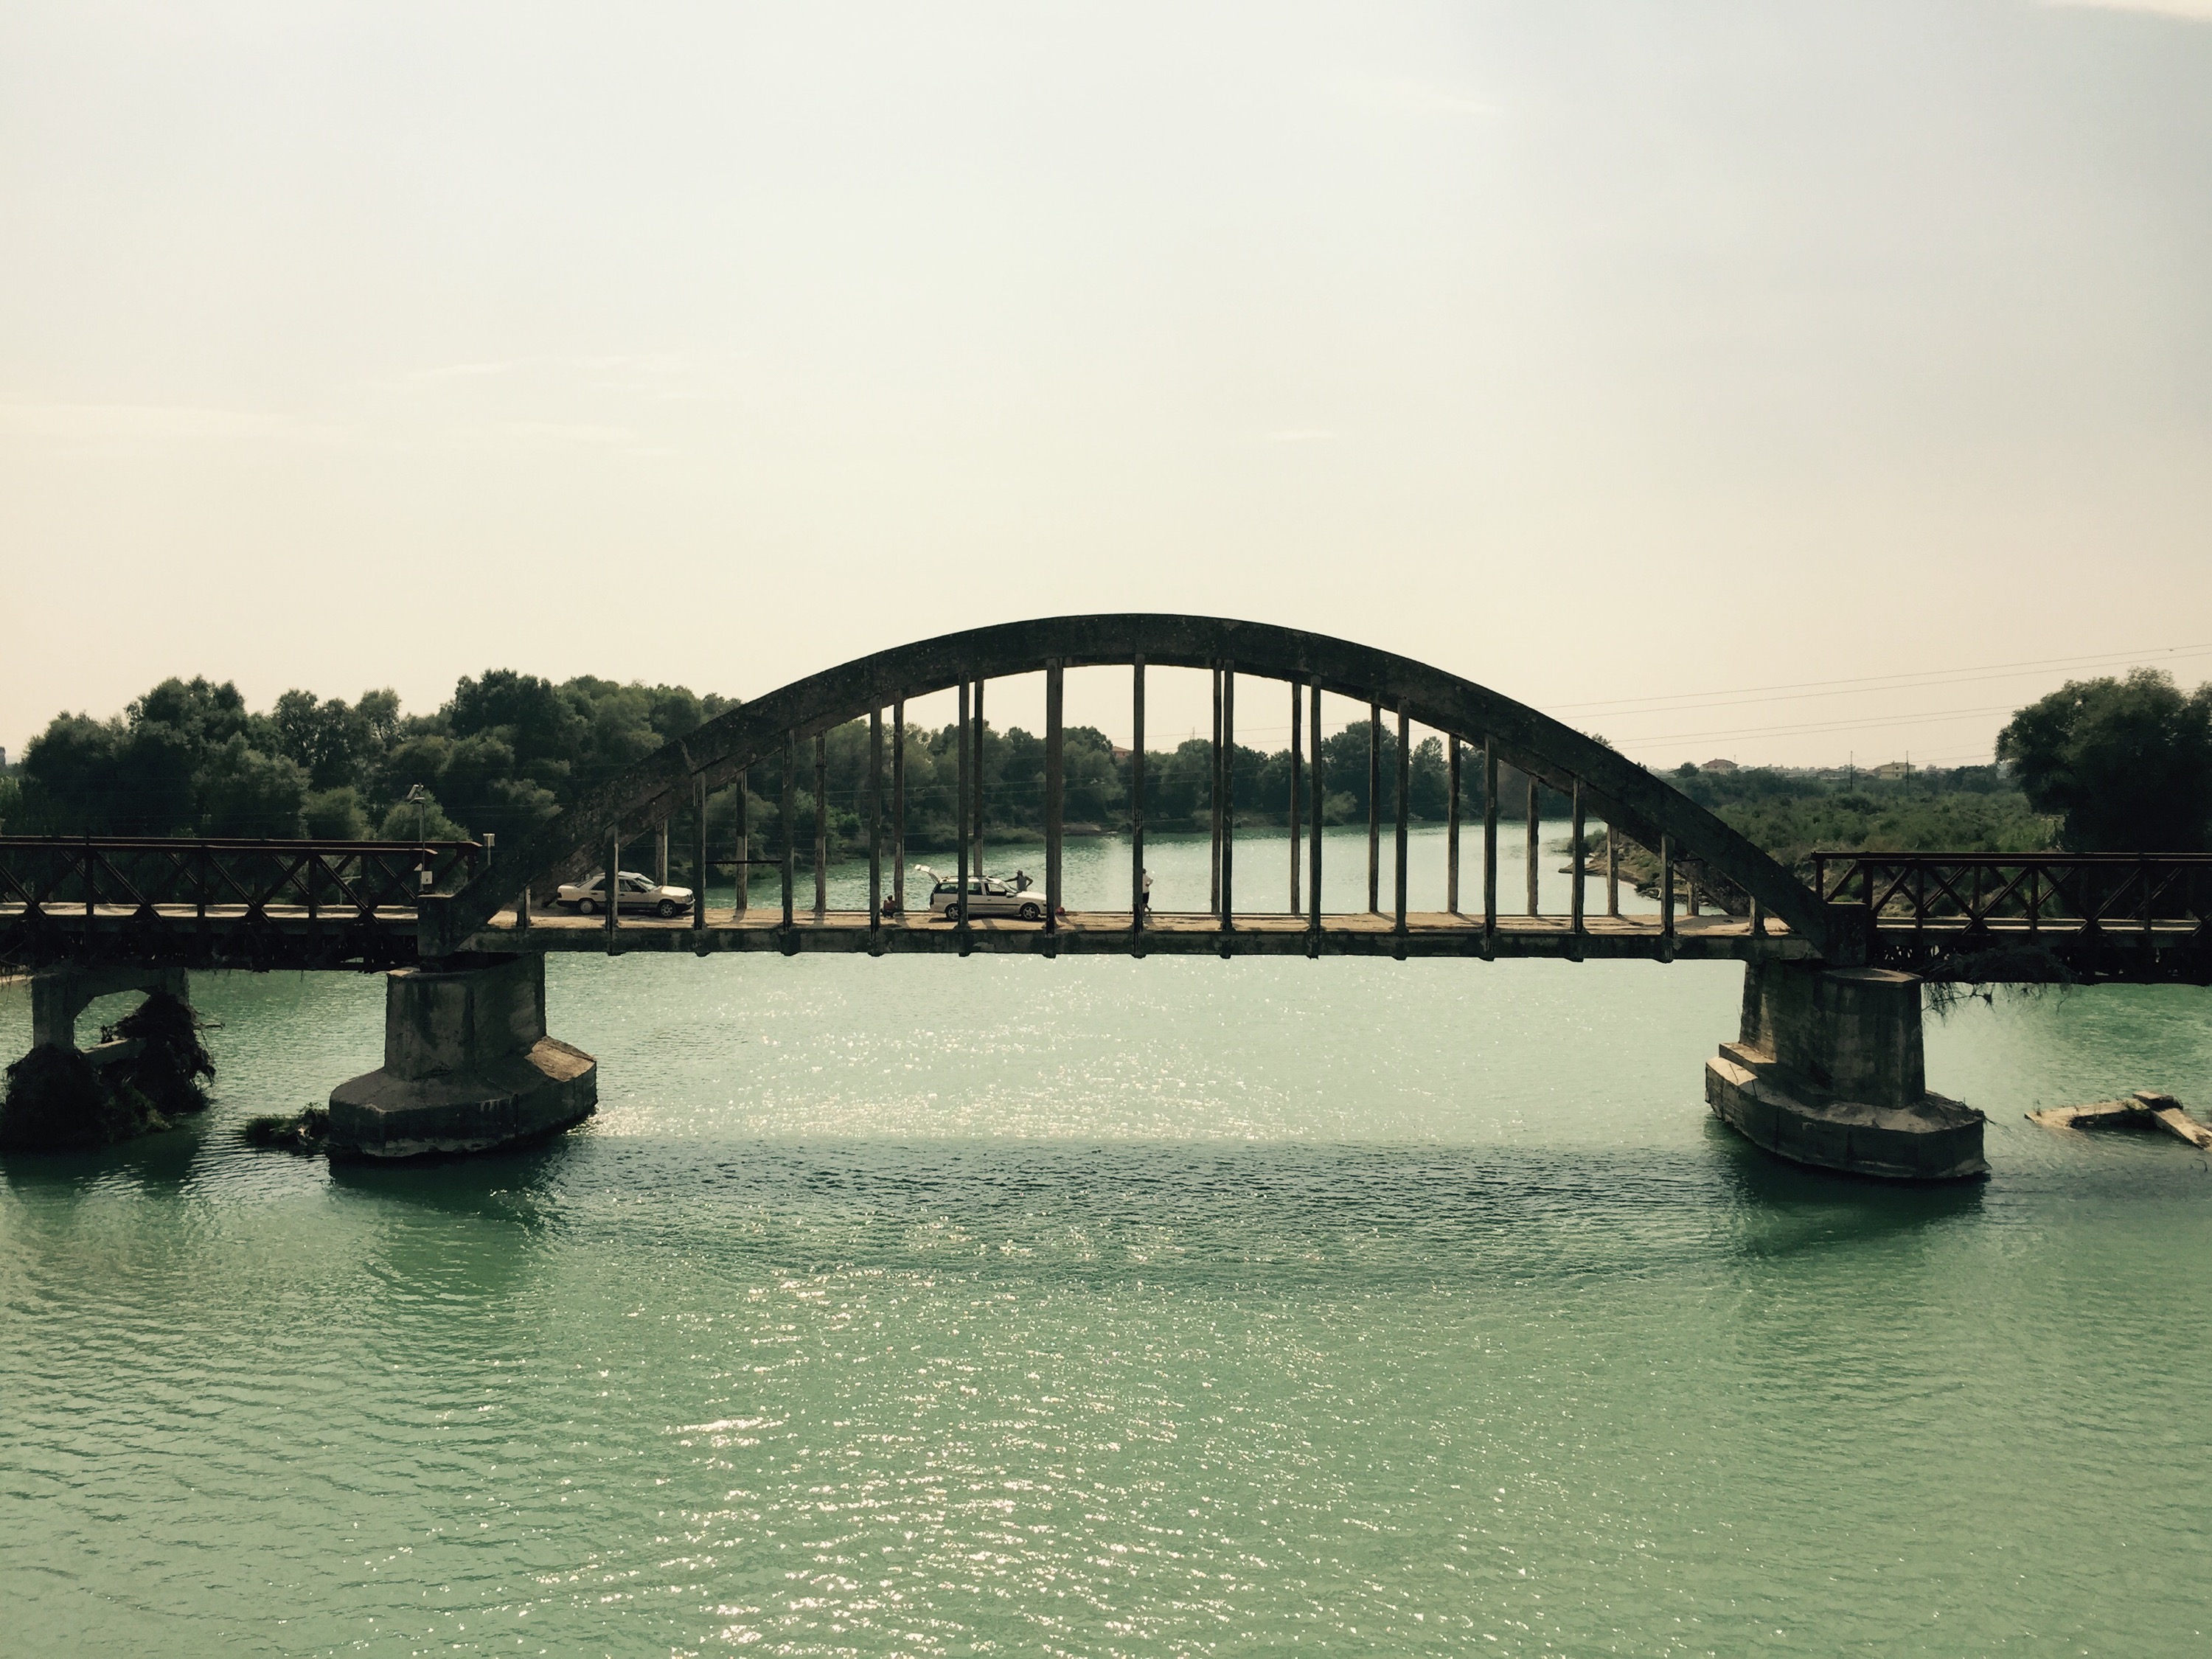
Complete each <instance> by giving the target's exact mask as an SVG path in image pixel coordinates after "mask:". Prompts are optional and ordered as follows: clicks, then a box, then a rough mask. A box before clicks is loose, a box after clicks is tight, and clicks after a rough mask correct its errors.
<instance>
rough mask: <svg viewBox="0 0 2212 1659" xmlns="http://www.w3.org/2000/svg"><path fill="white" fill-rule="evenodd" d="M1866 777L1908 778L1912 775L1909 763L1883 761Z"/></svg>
mask: <svg viewBox="0 0 2212 1659" xmlns="http://www.w3.org/2000/svg"><path fill="white" fill-rule="evenodd" d="M1867 775H1868V776H1869V777H1870V778H1909V777H1911V775H1912V763H1911V761H1885V762H1883V763H1882V764H1881V765H1880V766H1877V767H1875V769H1873V770H1872V771H1871V772H1869V773H1868V774H1867Z"/></svg>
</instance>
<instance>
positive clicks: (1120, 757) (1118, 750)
mask: <svg viewBox="0 0 2212 1659" xmlns="http://www.w3.org/2000/svg"><path fill="white" fill-rule="evenodd" d="M1106 746H1107V747H1108V748H1109V749H1110V750H1113V752H1114V763H1115V765H1116V766H1119V765H1120V764H1121V763H1122V762H1123V761H1125V760H1127V759H1128V758H1129V757H1130V755H1131V754H1133V752H1134V751H1133V750H1127V749H1124V748H1122V747H1121V744H1118V743H1112V744H1107V745H1106Z"/></svg>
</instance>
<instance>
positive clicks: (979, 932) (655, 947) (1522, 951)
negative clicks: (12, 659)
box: [0, 902, 2200, 978]
mask: <svg viewBox="0 0 2212 1659" xmlns="http://www.w3.org/2000/svg"><path fill="white" fill-rule="evenodd" d="M40 911H41V915H40V920H39V922H38V924H37V926H38V929H39V933H40V936H41V937H42V938H44V939H46V942H47V945H48V946H49V950H50V951H51V953H52V959H55V960H60V959H64V958H78V959H82V960H87V961H97V960H121V959H137V957H138V956H139V955H140V954H142V950H143V946H144V945H148V944H151V943H154V942H155V940H158V942H159V946H160V948H159V949H158V950H155V951H151V952H149V953H145V954H146V959H148V960H155V961H165V962H173V963H181V964H185V965H191V966H197V967H201V968H225V967H241V968H271V969H275V968H310V967H322V968H335V969H345V968H362V969H376V968H383V967H393V966H398V965H400V964H403V963H408V962H411V961H414V960H416V954H417V953H416V924H417V917H416V912H415V910H414V908H413V907H412V906H401V905H386V906H383V907H380V908H378V909H377V910H376V911H375V912H374V915H373V916H364V915H362V914H361V913H359V912H357V911H355V910H352V909H342V910H324V911H322V912H321V913H320V914H319V915H315V916H311V915H309V914H308V912H307V908H306V907H305V906H304V905H295V904H266V905H263V906H259V907H258V908H249V907H247V906H245V905H240V904H211V905H209V906H207V907H206V908H205V909H204V911H203V910H202V909H201V908H199V907H197V906H196V905H189V904H156V905H151V906H144V907H141V906H133V905H120V904H100V905H97V906H95V907H94V908H93V911H92V914H91V915H90V917H89V919H88V917H87V915H86V913H85V908H84V907H83V906H82V904H70V903H51V902H50V903H47V904H45V905H42V906H41V907H40ZM149 913H150V914H149ZM23 920H24V907H23V906H22V905H21V904H20V903H15V904H8V903H0V927H7V926H8V925H9V924H11V923H20V922H21V921H23ZM88 920H89V923H90V926H89V930H88V927H87V923H88ZM88 931H89V933H90V935H91V937H90V938H89V939H88V938H87V933H88ZM2199 932H2200V924H2198V923H2197V921H2195V920H2194V919H2193V918H2185V919H2177V920H2173V921H2166V920H2160V921H2155V922H2154V923H2153V925H2152V927H2151V928H2150V929H2149V930H2148V934H2146V932H2145V930H2144V929H2143V927H2142V924H2141V923H2140V922H2135V921H2130V922H2128V923H2126V924H2124V926H2119V927H2101V928H2100V927H2095V926H2093V925H2091V924H2087V923H2085V922H2084V921H2081V919H2080V918H2078V917H2073V918H2069V917H2045V918H2043V919H2041V920H2040V921H2039V922H2038V923H2037V924H2036V926H2035V927H2034V928H2033V929H2031V928H2030V927H2028V925H2027V923H2026V922H2025V921H2019V920H2015V919H1997V920H1984V921H1982V922H1981V923H1980V924H1979V925H1978V928H1977V929H1976V930H1975V933H1976V937H1975V938H1974V939H1972V940H1969V939H1967V937H1966V935H1967V933H1968V928H1967V924H1966V921H1964V919H1962V918H1950V917H1930V918H1927V919H1925V920H1923V921H1921V922H1919V923H1917V924H1916V923H1915V922H1913V921H1911V920H1910V919H1909V918H1904V917H1894V916H1885V917H1883V918H1882V919H1881V921H1879V922H1878V923H1877V924H1876V927H1875V940H1876V941H1877V948H1876V956H1877V959H1878V960H1881V959H1894V960H1896V961H1898V962H1899V965H1909V963H1910V961H1911V959H1913V958H1917V957H1919V956H1921V955H1923V954H1933V953H1938V952H1940V951H1942V950H1945V949H1947V948H1950V945H1951V942H1953V941H1957V942H1959V943H1960V944H1971V945H1972V946H1973V948H1977V949H1984V950H1985V949H1988V948H1989V947H1990V946H2002V945H2039V946H2040V947H2042V948H2044V949H2046V950H2053V951H2066V950H2068V949H2069V947H2071V946H2079V945H2087V944H2088V943H2090V942H2091V941H2092V940H2094V941H2095V943H2096V945H2098V946H2100V947H2101V949H2102V950H2103V951H2105V952H2106V953H2107V954H2108V955H2109V956H2110V957H2113V958H2115V959H2116V960H2115V961H2114V962H2113V963H2112V964H2111V965H2112V967H2115V968H2117V969H2118V970H2119V971H2118V976H2120V977H2138V976H2144V975H2138V974H2137V973H2136V971H2135V969H2136V957H2138V956H2140V955H2141V953H2142V947H2143V946H2144V945H2145V944H2146V943H2148V944H2149V945H2150V946H2151V947H2152V949H2153V950H2154V951H2155V952H2157V953H2158V956H2159V957H2160V959H2161V960H2163V959H2164V958H2166V957H2168V956H2169V955H2172V954H2174V953H2177V952H2179V951H2184V950H2186V949H2187V948H2189V947H2191V945H2194V944H2195V943H2196V942H2197V936H2198V934H2199ZM134 945H135V946H138V947H141V948H140V949H134V948H133V947H134ZM463 948H464V949H465V950H468V951H482V952H489V953H504V952H511V951H569V952H583V953H599V954H605V953H607V952H608V950H609V941H608V938H607V926H606V918H605V916H604V915H593V916H586V915H570V914H568V913H566V912H562V911H552V912H550V913H549V912H547V911H544V910H542V909H541V910H536V911H533V913H532V920H531V922H530V925H529V926H528V927H517V926H516V923H515V917H514V913H513V911H512V910H511V909H509V910H501V911H499V912H496V913H495V914H494V915H492V917H491V918H490V919H489V921H487V922H486V923H485V925H484V926H483V927H481V928H479V929H478V930H477V932H476V933H474V934H472V935H471V936H470V937H469V938H468V939H467V940H466V942H465V945H464V947H463ZM964 948H965V949H966V950H967V951H969V952H974V951H987V952H991V953H995V954H1000V955H1027V956H1054V955H1060V954H1066V955H1069V956H1136V955H1157V956H1309V955H1318V956H1344V957H1400V956H1403V957H1477V958H1480V957H1485V956H1489V957H1498V958H1501V959H1503V958H1534V959H1545V958H1550V959H1554V960H1566V961H1574V960H1593V961H1595V960H1608V959H1611V960H1620V959H1632V960H1644V961H1681V962H1751V961H1776V960H1784V961H1795V960H1802V959H1806V958H1809V957H1816V956H1818V955H1819V954H1820V953H1819V951H1816V950H1815V949H1814V946H1813V945H1812V943H1811V941H1810V940H1808V939H1805V938H1803V937H1802V935H1797V934H1795V933H1792V932H1791V931H1790V928H1789V927H1787V926H1786V925H1784V923H1782V922H1780V921H1777V920H1775V919H1774V918H1772V917H1768V918H1767V919H1766V921H1765V932H1764V933H1753V930H1752V926H1751V923H1750V922H1749V921H1747V920H1746V919H1745V918H1743V917H1741V916H1733V915H1726V914H1724V913H1721V912H1717V911H1709V912H1706V913H1705V914H1703V915H1676V917H1675V918H1674V942H1673V945H1672V946H1671V948H1670V947H1669V946H1668V942H1667V939H1666V935H1665V933H1664V930H1663V929H1662V926H1661V923H1660V920H1659V918H1658V916H1657V915H1653V914H1643V915H1626V916H1607V915H1587V916H1585V917H1584V919H1583V933H1582V934H1581V936H1580V938H1579V940H1577V936H1576V934H1575V932H1574V928H1573V924H1572V922H1571V919H1570V918H1569V917H1567V916H1564V915H1541V916H1529V915H1501V916H1500V917H1498V932H1497V935H1496V938H1495V939H1494V941H1493V942H1492V944H1491V945H1490V947H1489V948H1488V949H1487V950H1486V949H1485V944H1484V939H1483V927H1482V919H1481V918H1480V916H1470V915H1463V914H1462V915H1454V914H1452V913H1450V912H1447V911H1414V912H1411V913H1409V914H1408V915H1407V918H1406V932H1405V933H1404V934H1403V936H1401V935H1400V934H1399V933H1397V931H1396V928H1395V922H1394V919H1393V917H1392V916H1390V915H1388V914H1375V913H1370V912H1365V911H1350V912H1340V913H1339V912H1333V913H1330V914H1328V915H1325V916H1324V917H1323V918H1322V931H1321V934H1320V937H1319V939H1318V941H1316V939H1314V936H1313V934H1312V933H1311V931H1310V927H1309V925H1308V921H1307V919H1306V918H1305V917H1304V916H1298V915H1290V914H1288V913H1287V912H1285V911H1279V910H1278V911H1256V912H1239V913H1238V914H1237V915H1236V917H1235V926H1234V927H1233V928H1231V929H1230V930H1228V931H1224V929H1223V928H1222V927H1221V923H1220V921H1219V919H1218V917H1216V916H1214V915H1211V914H1209V913H1206V912H1204V911H1197V912H1176V911H1154V912H1152V914H1151V915H1148V916H1147V917H1146V922H1145V927H1144V931H1143V933H1142V934H1141V935H1137V934H1134V933H1132V931H1131V929H1130V927H1129V913H1128V912H1127V911H1126V910H1079V911H1073V912H1070V913H1068V914H1066V915H1063V916H1062V917H1061V918H1060V928H1059V930H1058V932H1057V933H1048V932H1047V931H1046V930H1045V928H1044V927H1043V925H1042V923H1040V922H1033V921H1016V920H1012V919H1008V918H999V917H992V918H977V919H975V920H974V921H970V922H969V928H968V934H967V938H966V940H965V945H964ZM613 951H614V952H615V953H616V954H622V953H626V952H629V951H660V952H665V953H670V954H679V953H685V952H691V953H696V954H698V955H702V956H708V955H714V954H716V953H719V952H723V951H768V952H774V953H778V954H782V955H787V956H796V955H798V954H799V953H800V952H802V951H806V952H838V953H848V954H861V955H865V954H868V953H871V952H881V953H883V954H886V955H914V954H939V955H945V954H950V955H958V954H960V953H961V952H962V951H963V939H962V934H961V930H960V928H959V927H957V925H956V924H954V923H951V922H949V921H943V920H941V919H938V918H935V917H927V916H922V915H915V916H910V917H896V916H894V917H889V918H886V919H885V921H884V924H883V927H882V930H881V933H880V934H879V935H878V934H876V933H872V930H871V929H870V927H869V926H868V916H867V913H866V911H864V910H831V911H829V912H827V913H826V914H824V915H823V916H822V917H821V918H820V919H818V920H817V918H816V916H815V915H814V913H813V911H812V910H811V908H810V909H805V910H801V911H799V913H798V914H797V915H796V916H795V917H794V918H793V923H792V927H791V929H790V931H789V933H786V932H785V931H784V928H783V926H782V914H781V910H780V909H779V908H776V907H774V906H769V907H766V908H761V907H756V908H753V909H751V910H749V911H747V912H746V913H745V914H744V915H742V916H733V915H732V914H731V913H730V912H729V911H727V910H723V911H721V912H720V920H719V921H715V920H710V921H708V925H707V926H706V927H704V928H702V929H698V930H694V928H693V927H692V926H691V919H690V917H689V916H688V915H686V916H678V917H676V918H673V919H671V920H669V921H661V920H659V918H657V917H651V916H642V915H640V916H625V917H624V918H623V923H622V927H621V929H620V931H619V933H617V937H616V939H615V940H614V942H613ZM1908 953H1909V954H1908ZM41 954H42V955H46V953H44V952H42V953H41ZM27 965H28V964H27ZM1998 976H1999V977H2003V976H2005V975H2002V973H2001V974H2000V975H1998ZM2165 976H2166V975H2164V974H2163V973H2160V972H2153V973H2151V974H2149V975H2148V977H2154V978H2156V977H2165Z"/></svg>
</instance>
